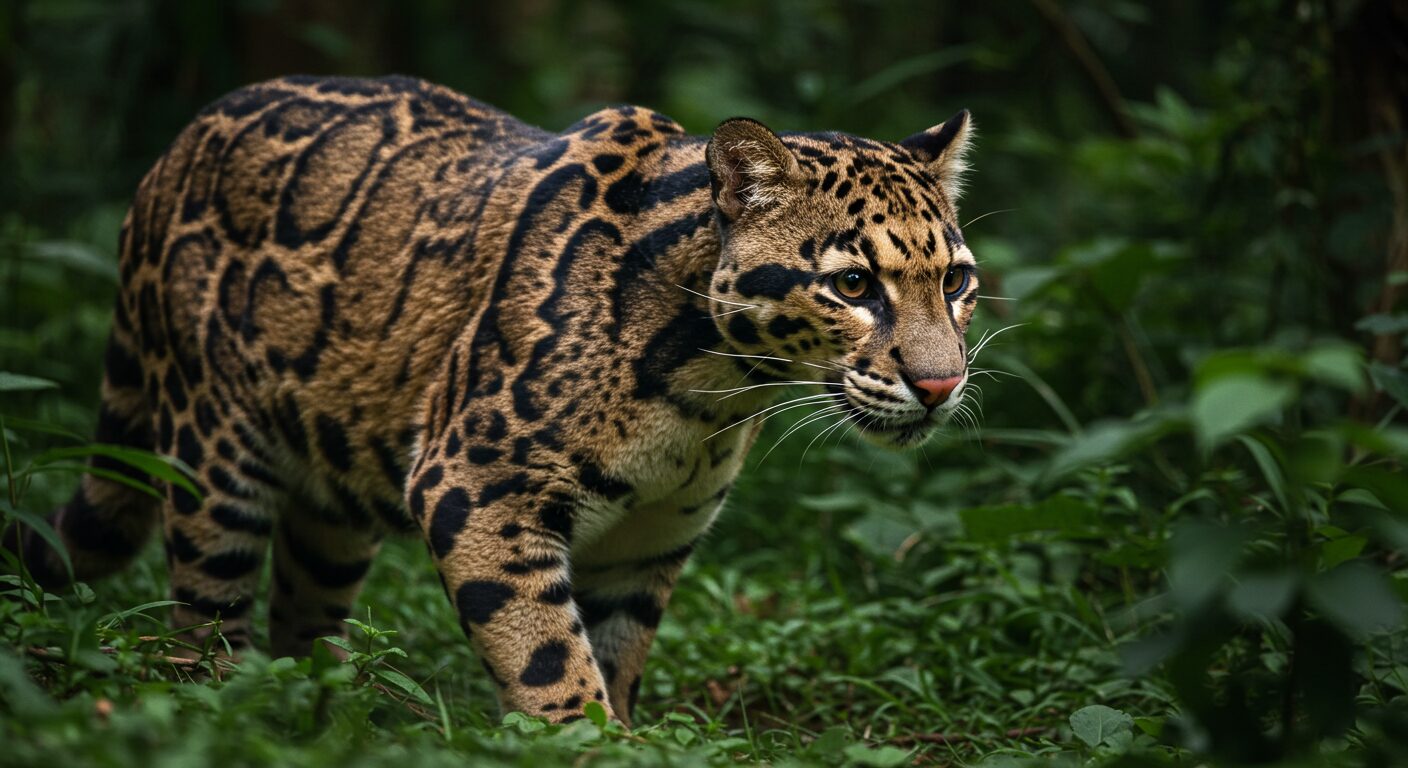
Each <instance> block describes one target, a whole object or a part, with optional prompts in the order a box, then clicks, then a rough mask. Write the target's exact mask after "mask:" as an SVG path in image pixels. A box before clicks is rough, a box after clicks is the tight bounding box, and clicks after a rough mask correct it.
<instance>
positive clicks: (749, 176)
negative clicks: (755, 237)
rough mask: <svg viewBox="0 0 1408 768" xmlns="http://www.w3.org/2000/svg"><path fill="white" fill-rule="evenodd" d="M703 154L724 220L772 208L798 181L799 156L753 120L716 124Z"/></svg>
mask: <svg viewBox="0 0 1408 768" xmlns="http://www.w3.org/2000/svg"><path fill="white" fill-rule="evenodd" d="M704 157H705V159H706V160H707V161H708V164H709V183H710V185H711V187H712V188H713V192H714V205H715V206H716V207H717V208H718V209H719V213H721V214H723V216H724V218H725V219H726V220H728V221H733V220H735V219H737V218H738V217H739V216H742V215H744V214H745V213H748V212H751V211H760V210H765V209H767V208H771V207H772V206H774V205H777V204H779V203H781V202H782V201H783V200H785V199H787V198H788V197H789V196H790V195H791V194H792V192H793V191H794V190H795V189H798V188H799V187H800V186H801V177H802V169H801V166H799V165H798V164H797V157H796V156H795V155H793V154H792V150H790V149H788V148H787V147H786V146H785V145H784V144H783V143H782V140H781V139H779V138H778V137H777V134H775V133H773V132H772V131H771V130H769V129H768V127H767V126H766V125H763V124H762V123H760V122H758V121H757V120H750V119H748V118H746V117H735V118H733V119H731V120H725V121H723V122H722V123H719V127H718V128H715V129H714V135H713V137H712V138H711V139H710V140H709V147H708V149H706V150H705V153H704Z"/></svg>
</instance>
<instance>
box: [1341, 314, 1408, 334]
mask: <svg viewBox="0 0 1408 768" xmlns="http://www.w3.org/2000/svg"><path fill="white" fill-rule="evenodd" d="M1354 328H1355V330H1359V331H1364V332H1366V333H1372V334H1374V335H1375V336H1382V335H1385V334H1390V333H1408V314H1405V313H1399V314H1396V315H1386V314H1377V315H1369V316H1367V317H1362V318H1360V319H1359V322H1357V323H1355V324H1354Z"/></svg>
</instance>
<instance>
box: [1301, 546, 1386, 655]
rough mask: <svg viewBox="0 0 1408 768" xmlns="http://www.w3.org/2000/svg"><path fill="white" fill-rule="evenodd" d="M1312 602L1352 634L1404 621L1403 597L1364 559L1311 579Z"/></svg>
mask: <svg viewBox="0 0 1408 768" xmlns="http://www.w3.org/2000/svg"><path fill="white" fill-rule="evenodd" d="M1307 595H1308V597H1309V598H1310V603H1311V605H1313V606H1315V609H1316V610H1317V611H1319V612H1320V615H1322V616H1324V617H1325V618H1326V619H1327V620H1328V621H1330V622H1331V623H1333V624H1335V625H1336V626H1338V627H1340V628H1341V629H1343V630H1344V631H1345V632H1347V633H1349V634H1350V635H1352V636H1355V637H1360V638H1362V637H1364V636H1366V635H1368V634H1370V633H1373V632H1377V631H1380V630H1385V629H1397V628H1398V627H1400V626H1402V625H1403V601H1402V599H1401V598H1400V597H1399V596H1398V593H1396V592H1394V590H1393V587H1392V586H1391V585H1390V584H1389V581H1388V578H1387V577H1386V576H1385V575H1384V573H1383V572H1382V571H1380V570H1378V569H1377V568H1374V567H1372V566H1370V565H1368V564H1366V563H1361V562H1350V563H1345V564H1344V565H1341V566H1340V567H1338V568H1335V569H1334V570H1331V571H1326V572H1324V573H1320V574H1317V575H1316V576H1315V578H1313V579H1311V581H1310V584H1309V588H1308V590H1307Z"/></svg>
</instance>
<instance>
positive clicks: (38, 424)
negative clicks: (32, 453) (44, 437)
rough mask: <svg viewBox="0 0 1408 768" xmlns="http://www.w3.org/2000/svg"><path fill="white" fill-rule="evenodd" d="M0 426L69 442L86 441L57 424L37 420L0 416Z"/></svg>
mask: <svg viewBox="0 0 1408 768" xmlns="http://www.w3.org/2000/svg"><path fill="white" fill-rule="evenodd" d="M0 424H4V425H5V426H6V427H10V428H12V429H19V430H24V431H27V432H42V433H44V434H48V435H59V436H60V437H66V438H68V439H70V440H75V441H79V442H82V441H83V440H85V439H86V438H84V437H83V436H81V435H79V434H78V433H76V432H71V431H69V430H67V429H65V428H63V427H60V426H58V425H57V424H50V423H48V422H46V421H39V420H37V419H24V418H20V417H18V416H8V415H0Z"/></svg>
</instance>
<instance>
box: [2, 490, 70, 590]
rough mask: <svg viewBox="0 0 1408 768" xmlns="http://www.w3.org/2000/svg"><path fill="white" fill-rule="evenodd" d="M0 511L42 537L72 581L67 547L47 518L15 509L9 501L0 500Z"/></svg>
mask: <svg viewBox="0 0 1408 768" xmlns="http://www.w3.org/2000/svg"><path fill="white" fill-rule="evenodd" d="M0 512H4V513H5V516H6V517H8V518H10V519H11V520H15V521H18V522H19V523H21V524H23V525H27V526H29V527H30V528H31V529H33V530H34V532H35V533H37V534H39V538H41V539H43V540H44V542H45V543H46V544H48V545H49V547H50V548H52V549H53V550H54V551H55V552H57V553H58V554H59V560H61V561H63V564H64V571H65V572H66V573H68V578H69V581H73V561H72V560H70V559H69V556H68V549H67V548H65V547H64V541H63V538H61V537H60V536H59V532H58V531H56V530H54V526H52V525H49V521H48V520H45V519H44V518H42V517H40V516H39V515H36V514H34V513H33V512H27V511H25V510H23V509H16V508H14V507H12V506H10V504H9V502H6V501H0ZM2 528H3V526H0V529H2Z"/></svg>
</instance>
